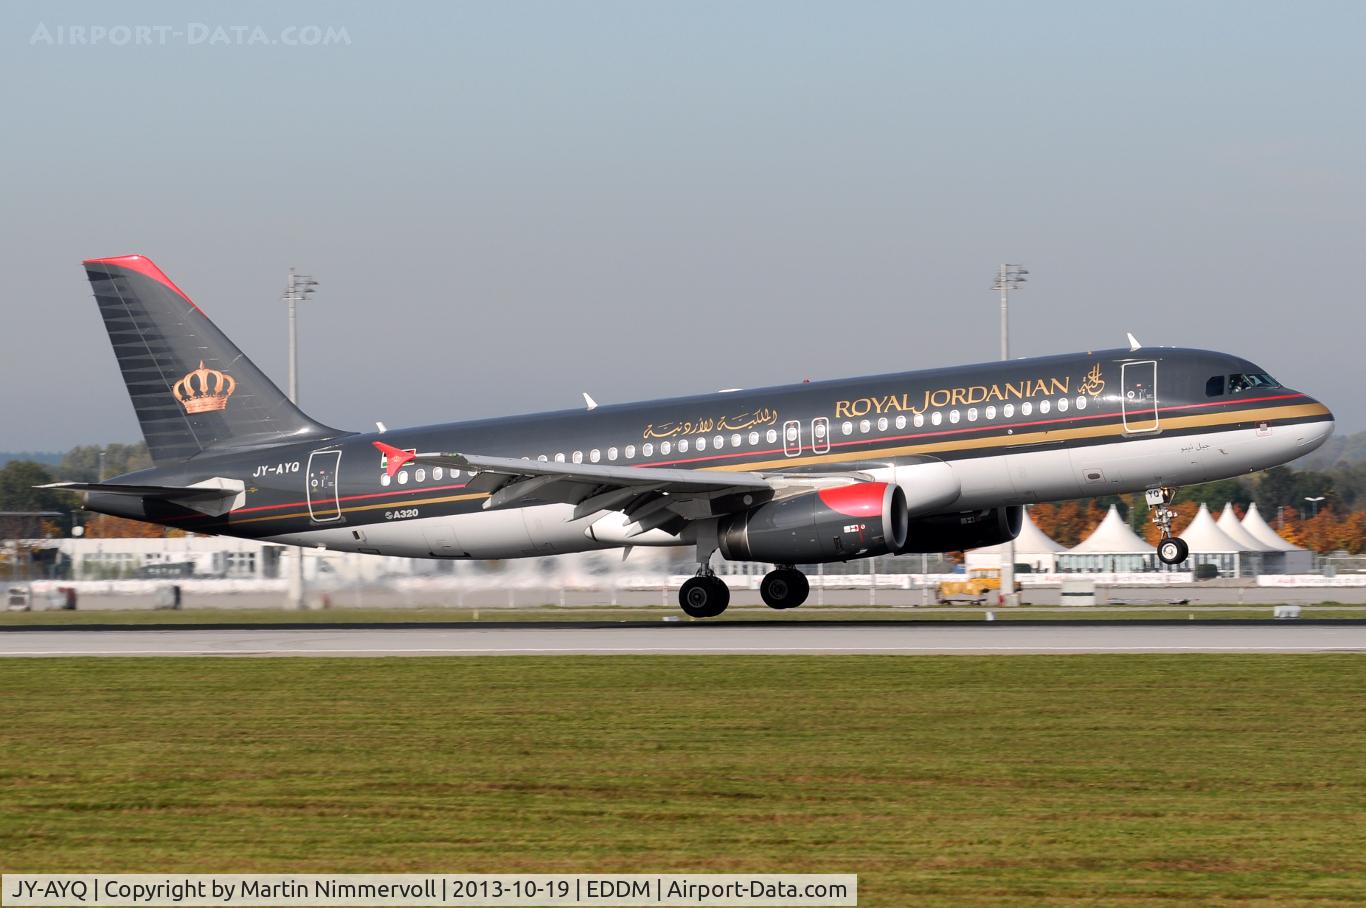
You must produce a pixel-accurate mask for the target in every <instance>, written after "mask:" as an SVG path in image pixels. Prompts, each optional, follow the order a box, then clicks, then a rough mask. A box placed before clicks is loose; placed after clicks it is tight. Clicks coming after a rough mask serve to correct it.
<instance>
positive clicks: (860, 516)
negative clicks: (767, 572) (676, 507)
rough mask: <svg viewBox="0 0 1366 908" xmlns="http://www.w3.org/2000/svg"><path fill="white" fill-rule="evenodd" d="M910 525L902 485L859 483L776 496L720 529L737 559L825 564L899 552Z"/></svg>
mask: <svg viewBox="0 0 1366 908" xmlns="http://www.w3.org/2000/svg"><path fill="white" fill-rule="evenodd" d="M909 524H910V518H909V516H908V514H907V511H906V494H905V493H904V492H903V491H902V490H901V488H900V487H899V486H896V485H893V484H891V483H886V482H858V483H854V484H853V485H847V486H838V487H836V488H832V489H821V490H819V491H816V492H808V493H806V494H803V495H798V496H796V497H793V498H784V499H782V500H780V501H770V502H768V503H767V504H761V505H759V506H758V507H757V508H752V509H751V510H748V511H745V512H744V513H742V514H736V515H734V516H731V517H727V518H724V519H722V521H721V523H720V525H719V526H718V528H717V529H718V531H719V534H720V543H721V554H722V555H724V556H726V557H727V558H729V559H730V560H732V561H767V562H771V563H774V564H819V563H822V562H826V561H848V560H849V559H851V558H866V557H870V556H873V555H885V554H887V553H888V552H892V551H895V550H896V549H897V548H898V547H899V546H902V545H905V544H906V530H907V527H908V526H909Z"/></svg>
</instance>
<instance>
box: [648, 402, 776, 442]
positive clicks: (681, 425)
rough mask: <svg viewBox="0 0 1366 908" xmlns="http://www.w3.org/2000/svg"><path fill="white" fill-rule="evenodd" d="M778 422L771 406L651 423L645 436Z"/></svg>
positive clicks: (728, 429) (672, 435) (734, 429)
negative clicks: (742, 411) (692, 418)
mask: <svg viewBox="0 0 1366 908" xmlns="http://www.w3.org/2000/svg"><path fill="white" fill-rule="evenodd" d="M777 423H778V411H777V410H774V409H773V408H771V407H760V408H759V409H757V410H751V411H748V412H745V413H740V414H737V415H734V416H722V417H720V418H719V419H714V418H712V417H703V418H701V419H696V420H681V421H678V422H662V423H658V424H656V423H650V424H649V425H647V426H646V427H645V432H644V433H643V437H644V438H676V437H677V436H679V435H702V434H705V433H707V432H740V431H743V430H745V429H753V428H755V427H757V426H772V425H777Z"/></svg>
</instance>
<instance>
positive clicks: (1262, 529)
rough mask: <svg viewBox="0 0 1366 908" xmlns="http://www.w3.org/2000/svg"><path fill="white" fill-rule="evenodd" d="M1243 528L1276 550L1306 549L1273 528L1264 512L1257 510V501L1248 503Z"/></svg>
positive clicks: (1292, 550)
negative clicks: (1263, 514) (1264, 517)
mask: <svg viewBox="0 0 1366 908" xmlns="http://www.w3.org/2000/svg"><path fill="white" fill-rule="evenodd" d="M1243 529H1245V530H1247V532H1248V535H1249V536H1251V537H1252V538H1253V539H1256V540H1257V541H1258V542H1261V543H1264V544H1265V545H1267V546H1269V547H1270V550H1271V551H1274V552H1303V551H1304V549H1302V548H1300V547H1299V546H1297V545H1295V544H1294V543H1293V542H1289V541H1287V540H1285V539H1282V538H1281V534H1280V533H1277V532H1276V531H1275V530H1273V529H1271V524H1269V523H1267V522H1266V521H1265V520H1263V519H1262V512H1261V511H1258V510H1257V502H1255V501H1254V502H1253V503H1252V504H1250V505H1248V508H1247V513H1246V514H1244V515H1243Z"/></svg>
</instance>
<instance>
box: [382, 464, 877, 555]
mask: <svg viewBox="0 0 1366 908" xmlns="http://www.w3.org/2000/svg"><path fill="white" fill-rule="evenodd" d="M374 445H375V447H376V448H378V449H379V450H380V451H381V452H382V453H383V454H384V455H385V456H386V458H387V464H388V466H387V470H388V472H389V474H390V475H393V474H394V473H396V472H397V471H398V470H399V469H400V468H402V467H403V466H404V465H405V464H409V463H414V464H425V465H428V466H440V467H446V468H449V469H453V470H468V471H470V472H471V474H472V475H471V478H470V480H469V481H468V482H467V483H466V487H467V488H470V489H474V490H476V491H483V492H488V493H489V498H488V500H487V501H485V502H484V507H485V508H486V509H488V508H498V507H503V506H505V505H509V504H513V503H514V502H518V501H523V500H536V501H542V502H558V503H563V504H572V505H574V511H573V513H572V514H571V515H570V516H569V518H568V519H570V520H577V519H579V518H582V517H586V516H588V515H590V514H594V513H597V512H599V511H622V512H624V513H625V514H626V515H627V517H628V518H630V519H631V521H632V523H633V524H634V525H633V526H632V528H631V530H630V532H629V533H628V535H631V536H638V535H640V534H642V533H646V532H648V531H650V530H653V529H657V528H666V529H667V528H668V526H669V525H670V524H679V525H681V523H682V521H686V520H697V519H702V518H705V517H714V516H717V515H720V514H728V513H733V512H735V511H742V510H747V509H748V508H751V507H753V506H754V505H756V504H761V503H763V502H765V501H769V500H771V499H773V498H777V497H784V496H786V495H791V494H797V493H800V492H807V491H811V490H812V489H816V488H821V487H823V486H827V485H831V484H848V483H849V482H856V481H859V480H860V479H862V478H864V477H861V476H856V475H850V474H796V475H790V474H763V473H749V472H736V473H727V472H720V471H715V470H680V469H671V468H668V467H648V468H641V467H624V466H616V465H614V464H587V463H558V462H547V461H541V460H522V459H520V458H515V457H492V456H487V455H482V454H463V453H439V452H432V453H415V452H412V451H403V450H400V449H398V448H395V447H394V446H392V445H387V444H385V443H384V442H379V441H377V442H374Z"/></svg>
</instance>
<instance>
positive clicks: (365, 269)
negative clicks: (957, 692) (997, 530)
mask: <svg viewBox="0 0 1366 908" xmlns="http://www.w3.org/2000/svg"><path fill="white" fill-rule="evenodd" d="M138 25H143V26H148V27H157V28H160V29H161V30H162V32H164V33H166V34H167V37H166V39H165V40H164V42H157V43H152V44H137V43H135V42H129V43H124V44H121V45H116V44H114V43H113V42H112V41H111V40H108V39H106V40H104V41H103V42H102V43H99V44H95V45H92V44H90V43H89V41H88V40H87V42H86V43H84V44H81V43H75V42H72V41H69V40H65V39H58V38H57V37H56V36H57V35H58V34H59V33H60V34H62V35H64V36H67V37H69V35H70V28H71V27H72V26H77V27H83V28H85V29H86V30H87V34H89V29H91V28H92V27H96V26H100V27H104V28H106V29H113V28H115V27H118V26H123V27H125V28H126V29H130V30H131V29H133V28H134V27H136V26H138ZM233 26H246V27H247V28H248V30H249V31H250V32H251V33H252V34H257V35H260V36H264V37H265V39H266V40H267V41H275V42H277V43H274V44H271V43H265V44H260V43H252V42H247V41H239V40H237V39H231V40H229V41H228V42H226V43H223V42H217V43H214V42H210V41H208V40H200V41H195V40H193V37H192V35H191V33H192V32H194V31H195V30H196V28H197V29H198V31H199V32H200V33H201V34H202V33H203V32H204V31H209V32H212V30H213V29H217V28H222V29H223V30H224V31H225V32H229V33H230V34H231V28H232V27H233ZM301 26H302V27H309V26H314V27H318V28H320V29H325V28H328V27H331V28H333V29H334V30H335V29H344V30H345V35H346V38H347V40H346V41H344V42H337V43H333V44H331V45H329V46H321V45H308V46H304V45H301V44H298V43H293V44H283V43H279V42H280V40H281V39H282V38H283V37H284V36H285V35H286V34H290V33H289V32H287V31H286V30H287V29H290V28H291V27H292V28H295V29H297V28H299V27H301ZM1364 26H1366V5H1363V4H1359V3H1305V4H1296V5H1292V4H1286V3H1245V2H1240V3H1232V2H1229V3H1214V2H1208V3H1198V4H1191V3H1148V4H1101V3H971V2H969V3H958V4H944V3H933V4H929V3H926V4H913V3H888V4H882V3H807V4H800V3H687V4H683V3H673V4H666V3H581V4H573V3H496V4H495V3H489V4H430V5H426V4H416V3H413V4H404V5H402V6H395V7H393V8H382V7H379V6H378V5H373V4H368V5H361V4H345V3H336V4H310V3H296V4H289V5H284V4H264V3H262V4H195V3H189V4H165V5H159V4H141V5H128V6H125V7H123V8H122V9H118V10H115V9H114V8H113V7H111V6H106V5H97V4H89V5H81V4H65V5H62V6H60V7H57V6H51V5H43V4H37V3H25V2H17V3H15V2H11V3H8V4H5V5H4V6H3V7H0V49H2V50H3V52H0V84H3V85H4V88H3V91H4V92H5V107H4V110H5V121H4V122H5V130H4V141H0V166H3V172H4V174H5V178H4V179H3V180H0V211H3V216H2V217H0V239H3V242H4V246H5V248H6V249H7V250H8V251H9V253H10V260H11V264H10V266H9V267H8V268H7V277H8V280H7V281H6V287H7V292H6V293H5V295H4V297H3V303H0V305H3V307H4V309H3V312H4V315H5V322H4V324H5V331H4V334H5V338H6V341H7V343H6V344H5V351H6V352H5V356H4V357H3V359H0V407H2V408H3V412H4V413H5V416H6V418H5V420H4V422H3V424H2V425H0V450H6V449H34V448H42V449H50V448H65V447H68V446H70V445H74V444H78V443H96V442H105V441H121V440H133V439H135V438H137V437H138V432H137V425H136V421H135V420H134V418H133V413H132V408H131V406H130V405H129V404H128V403H127V398H126V396H125V394H124V392H123V389H122V387H121V385H120V383H119V379H118V372H117V369H116V367H115V365H114V361H113V356H112V354H111V353H110V351H109V348H108V344H107V342H106V340H105V337H104V333H103V329H102V327H101V325H100V322H99V318H98V315H97V313H96V311H95V307H94V304H93V302H92V301H91V299H90V295H89V292H88V288H87V285H86V283H85V281H84V276H83V273H82V271H81V269H80V268H79V262H80V260H81V259H82V258H86V257H91V256H104V255H116V254H121V253H126V252H140V253H143V254H146V255H149V256H151V257H152V258H153V259H155V260H156V261H157V262H158V263H159V264H160V265H161V266H162V268H163V269H164V270H166V271H167V273H168V274H170V275H171V277H172V278H173V279H175V280H176V281H177V282H178V283H179V284H180V285H181V287H183V288H184V289H185V290H186V291H187V292H188V293H190V295H191V296H193V297H194V298H195V299H196V301H197V302H198V303H199V304H200V305H201V306H202V307H203V308H204V309H205V310H206V311H207V312H208V313H209V314H210V315H211V316H212V317H213V318H214V319H215V321H217V322H218V324H219V325H220V327H222V328H223V329H224V330H225V331H226V332H227V333H228V334H229V336H231V337H233V338H234V340H236V341H237V343H238V344H239V345H240V346H241V347H242V348H243V350H244V351H246V353H247V354H248V355H249V356H251V357H252V358H253V359H255V360H256V361H257V362H258V363H259V364H260V365H261V366H262V367H263V368H265V369H266V370H267V371H268V372H270V373H271V374H273V375H276V376H279V377H282V376H283V373H284V364H285V342H284V337H285V335H284V328H285V319H284V310H283V306H282V305H281V304H280V303H279V301H278V299H279V294H280V290H281V288H282V286H283V283H284V277H285V272H286V269H287V268H288V267H289V266H290V265H296V266H298V267H299V268H300V269H301V270H304V271H308V272H311V273H313V274H314V275H316V276H317V277H318V279H319V280H320V281H321V282H322V286H321V287H320V293H319V297H318V299H317V300H316V301H314V302H311V303H309V304H308V308H307V311H306V312H305V313H304V317H303V324H302V332H303V357H302V370H303V376H304V378H303V398H304V405H305V407H306V409H308V410H310V411H311V412H312V413H313V414H314V415H315V416H317V417H318V418H319V419H321V420H323V421H324V422H328V423H331V424H333V425H340V426H347V427H357V428H360V427H365V426H368V425H370V424H371V423H372V422H373V421H374V420H376V419H382V420H384V421H386V422H387V423H388V424H389V425H390V426H398V425H404V424H411V423H419V422H436V421H446V420H453V419H460V418H465V417H478V416H486V415H490V414H496V413H502V412H523V411H535V410H542V409H556V408H560V407H572V406H576V405H577V404H578V402H579V397H578V394H579V391H580V390H588V391H590V392H592V393H593V395H594V396H595V397H596V398H597V399H598V400H599V401H604V402H606V401H622V400H631V399H640V398H648V397H655V396H662V395H669V394H680V393H693V392H698V391H705V390H710V389H715V388H722V387H735V386H756V385H767V384H776V383H782V382H787V381H797V380H801V379H802V378H805V377H812V378H823V377H834V376H841V375H851V374H859V373H866V372H886V371H893V370H899V369H911V368H927V367H933V366H940V365H951V364H956V363H962V362H971V361H977V360H984V359H990V358H992V357H994V356H995V355H996V350H997V339H996V308H995V307H996V300H995V297H994V295H993V294H992V292H991V291H990V289H989V288H990V283H991V278H992V274H993V271H994V269H995V266H996V264H997V263H998V262H1000V261H1002V260H1008V261H1020V262H1024V263H1026V264H1027V266H1028V267H1029V268H1030V270H1031V272H1032V281H1031V283H1030V284H1028V285H1027V287H1026V289H1025V290H1023V291H1021V293H1020V294H1019V295H1018V296H1017V297H1016V298H1015V310H1014V311H1015V313H1016V317H1015V319H1014V335H1013V336H1014V343H1013V348H1014V352H1016V353H1018V354H1022V355H1023V354H1044V353H1055V352H1065V351H1069V350H1086V349H1093V348H1100V347H1107V346H1118V345H1121V344H1122V343H1123V341H1124V332H1126V331H1132V332H1133V333H1135V334H1136V335H1138V337H1139V338H1140V339H1142V340H1143V341H1144V342H1145V343H1148V344H1152V345H1158V344H1164V345H1167V344H1170V345H1190V346H1204V347H1213V348H1216V349H1221V350H1226V351H1229V352H1235V353H1239V354H1242V355H1245V356H1247V357H1248V358H1250V359H1253V360H1254V361H1257V362H1259V363H1261V364H1262V365H1263V366H1265V367H1266V368H1267V369H1268V370H1269V371H1271V372H1272V373H1273V374H1275V375H1277V376H1278V377H1280V378H1282V380H1284V381H1285V382H1287V383H1289V384H1292V385H1294V386H1296V387H1299V388H1302V389H1304V390H1307V391H1309V392H1310V393H1313V394H1316V395H1317V396H1320V397H1321V398H1322V399H1324V400H1325V401H1326V402H1327V403H1328V404H1329V405H1330V406H1331V407H1333V409H1334V410H1335V411H1336V412H1337V414H1338V416H1339V419H1340V426H1341V428H1342V429H1344V430H1348V431H1356V430H1360V429H1363V428H1366V403H1363V402H1362V401H1361V400H1360V399H1359V398H1358V397H1357V396H1356V395H1354V394H1352V393H1350V391H1349V389H1351V388H1352V387H1353V386H1354V384H1355V377H1356V372H1357V363H1358V361H1359V359H1360V356H1361V353H1360V343H1359V341H1358V340H1357V338H1358V337H1359V336H1361V335H1362V333H1363V329H1366V317H1363V315H1362V314H1361V312H1362V308H1363V307H1362V306H1361V305H1359V304H1358V303H1357V300H1356V296H1357V291H1356V289H1355V284H1356V283H1357V277H1358V272H1359V271H1360V269H1361V264H1360V261H1361V257H1362V253H1363V250H1366V215H1364V214H1363V210H1364V206H1363V203H1364V202H1366V168H1363V167H1362V166H1361V162H1362V160H1366V117H1364V116H1362V100H1361V99H1362V97H1363V89H1366V84H1364V83H1366V77H1363V75H1362V74H1361V71H1360V48H1361V46H1362V41H1363V37H1366V28H1364ZM61 29H66V31H61ZM175 32H180V33H182V34H181V35H180V36H179V37H177V36H176V35H175V34H174V33H175ZM293 34H295V36H296V38H297V37H298V36H299V34H300V33H298V32H294V33H293ZM44 35H47V36H49V37H47V38H44V37H43V36H44ZM35 376H41V380H40V381H36V380H35Z"/></svg>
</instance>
